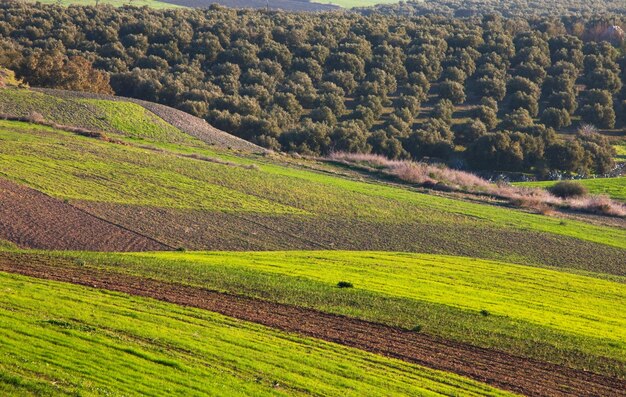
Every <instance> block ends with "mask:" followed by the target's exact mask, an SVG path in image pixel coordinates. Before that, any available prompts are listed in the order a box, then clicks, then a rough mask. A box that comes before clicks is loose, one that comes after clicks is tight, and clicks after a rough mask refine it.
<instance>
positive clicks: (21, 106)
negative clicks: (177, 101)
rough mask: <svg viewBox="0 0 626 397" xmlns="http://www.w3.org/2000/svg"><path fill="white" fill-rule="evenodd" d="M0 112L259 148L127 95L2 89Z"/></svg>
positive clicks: (192, 142) (119, 134)
mask: <svg viewBox="0 0 626 397" xmlns="http://www.w3.org/2000/svg"><path fill="white" fill-rule="evenodd" d="M0 115H3V116H9V117H23V118H30V119H41V120H43V121H45V122H48V123H56V124H60V125H62V126H70V127H78V128H83V129H87V130H91V131H97V132H104V133H107V134H109V135H112V136H113V137H116V138H123V139H127V140H131V141H132V142H135V143H141V142H160V143H177V144H181V145H185V146H193V147H205V146H215V147H221V148H228V149H236V150H244V151H255V152H256V151H258V152H262V151H263V149H261V148H259V147H258V146H256V145H254V144H252V143H249V142H247V141H244V140H243V139H240V138H237V137H235V136H232V135H230V134H227V133H225V132H223V131H220V130H218V129H216V128H214V127H212V126H211V125H209V124H208V123H206V121H204V120H202V119H199V118H197V117H195V116H192V115H190V114H187V113H184V112H182V111H180V110H177V109H173V108H170V107H168V106H165V105H160V104H156V103H152V102H145V101H140V100H136V99H132V98H122V97H115V96H109V95H101V94H92V93H86V92H76V91H64V90H51V89H37V90H30V89H18V88H12V89H2V90H0Z"/></svg>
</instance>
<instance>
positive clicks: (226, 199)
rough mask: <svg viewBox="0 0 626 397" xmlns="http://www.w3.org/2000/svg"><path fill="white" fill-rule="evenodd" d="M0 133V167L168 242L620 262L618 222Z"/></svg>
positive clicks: (180, 149) (264, 165)
mask: <svg viewBox="0 0 626 397" xmlns="http://www.w3.org/2000/svg"><path fill="white" fill-rule="evenodd" d="M0 140H2V142H3V144H2V145H0V176H1V177H4V178H7V179H9V180H12V181H14V182H17V183H21V184H25V185H27V186H30V187H32V188H35V189H37V190H39V191H41V192H44V193H46V194H48V195H50V196H52V197H55V198H58V199H59V200H65V201H68V202H70V203H71V204H73V205H75V206H78V207H80V208H81V209H83V210H85V211H88V212H90V213H93V214H95V215H97V216H99V217H101V218H105V219H108V220H111V221H112V222H114V223H116V224H121V225H123V226H124V227H126V228H128V229H130V230H133V231H136V232H139V233H141V234H143V235H147V236H150V237H151V238H155V239H157V240H159V241H161V242H164V243H166V244H167V245H169V246H172V247H177V246H183V247H187V248H195V249H246V248H247V249H280V248H283V249H285V248H295V249H297V248H300V249H302V248H317V249H319V248H327V249H337V248H345V249H376V250H401V251H419V252H432V253H442V254H458V255H465V256H477V257H482V258H496V259H506V260H508V261H513V262H522V263H525V264H526V263H529V264H543V265H554V266H564V267H573V268H579V269H587V270H595V271H601V272H606V273H614V274H622V275H623V274H624V271H625V270H624V266H623V265H624V249H625V248H626V230H624V229H620V228H616V227H604V226H597V225H592V224H588V223H583V222H578V221H569V220H568V221H562V220H560V219H558V218H551V217H546V216H541V215H535V214H530V213H525V212H522V211H518V210H513V209H509V208H503V207H497V206H492V205H484V204H476V203H470V202H466V201H460V200H453V199H448V198H444V197H440V196H435V195H429V194H421V193H417V192H414V191H411V190H408V189H406V188H399V187H394V186H389V185H385V184H381V183H365V182H361V181H357V180H354V179H349V178H346V177H341V176H340V175H339V174H338V172H339V171H338V170H335V169H333V168H326V169H325V172H321V171H315V172H314V171H309V170H307V169H306V168H305V167H310V166H313V165H315V164H314V163H311V162H307V161H303V162H301V163H299V164H294V163H286V162H284V161H282V160H280V159H271V158H267V157H259V156H247V157H236V156H233V155H232V154H230V152H222V151H215V150H211V149H206V148H202V147H191V146H181V145H175V144H171V143H159V142H156V143H151V144H149V145H148V146H146V145H147V143H149V142H143V143H142V144H141V145H140V146H139V145H136V144H130V145H121V144H116V143H111V142H105V141H101V140H98V139H93V138H86V137H81V136H77V135H75V134H72V133H69V132H64V131H59V130H54V129H52V128H48V127H42V126H37V125H32V124H27V123H21V122H8V121H2V122H0ZM150 147H152V149H150ZM77 249H80V247H77Z"/></svg>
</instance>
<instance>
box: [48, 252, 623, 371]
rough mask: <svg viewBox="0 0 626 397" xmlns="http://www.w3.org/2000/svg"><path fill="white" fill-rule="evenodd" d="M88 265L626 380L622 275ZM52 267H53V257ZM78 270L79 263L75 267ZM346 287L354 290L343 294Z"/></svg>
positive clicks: (462, 261)
mask: <svg viewBox="0 0 626 397" xmlns="http://www.w3.org/2000/svg"><path fill="white" fill-rule="evenodd" d="M68 256H69V258H72V260H76V258H79V260H78V261H77V262H79V263H81V266H82V267H83V268H90V269H100V270H105V271H107V272H114V273H122V274H128V275H133V276H138V277H144V278H150V279H155V280H162V281H164V282H175V283H182V284H185V285H190V286H194V287H202V288H208V289H210V290H216V291H225V292H228V293H231V294H244V295H247V296H250V297H253V298H260V299H265V300H270V301H275V302H277V303H282V304H289V305H296V306H302V307H307V308H312V309H317V310H322V311H325V312H329V313H334V314H340V315H346V316H351V317H356V318H360V319H364V320H368V321H374V322H378V323H382V324H386V325H389V326H397V327H401V328H404V329H409V330H410V329H414V328H415V327H419V328H420V331H421V332H423V333H427V334H429V335H434V336H438V337H443V338H446V339H453V340H457V341H459V342H464V343H470V344H473V345H477V346H481V347H485V348H495V349H498V350H504V351H508V352H511V353H514V354H523V355H525V356H528V357H531V358H535V359H540V360H543V361H550V362H554V363H556V364H567V365H569V366H572V367H575V368H581V369H583V368H593V369H594V370H596V371H598V372H605V373H607V374H613V375H620V376H624V375H626V372H625V365H626V357H625V356H624V354H623V352H624V349H625V348H626V345H624V340H625V339H626V338H625V335H623V334H622V333H621V331H620V330H621V329H624V328H625V327H624V322H626V317H624V315H623V313H622V303H623V302H624V301H626V287H625V286H624V281H625V280H624V279H623V278H614V279H613V281H610V280H603V279H601V278H605V277H604V276H602V275H595V274H590V275H576V274H569V273H563V272H560V271H556V270H549V269H537V268H529V267H526V266H519V265H511V264H506V263H501V262H490V261H482V260H477V259H473V258H459V257H448V256H437V255H423V254H406V253H405V254H402V253H383V252H346V251H344V252H335V251H311V252H296V251H288V252H244V253H241V252H240V253H228V252H211V253H173V252H172V253H145V254H125V255H119V254H88V253H82V254H69V255H68ZM47 262H53V261H51V260H47ZM69 265H70V268H71V267H73V266H72V262H69ZM339 281H348V282H350V283H352V284H353V285H354V288H350V289H338V288H337V287H336V285H337V283H338V282H339Z"/></svg>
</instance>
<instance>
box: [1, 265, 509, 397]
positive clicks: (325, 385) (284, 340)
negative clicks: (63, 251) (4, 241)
mask: <svg viewBox="0 0 626 397" xmlns="http://www.w3.org/2000/svg"><path fill="white" fill-rule="evenodd" d="M0 288H2V290H3V294H1V295H0V314H1V315H0V337H1V338H2V340H3V341H4V342H3V344H2V345H0V352H1V353H2V354H1V355H0V391H4V392H6V393H9V394H12V395H13V394H15V393H20V392H24V393H25V394H26V393H32V394H55V395H56V394H80V395H101V394H126V395H127V394H142V395H154V396H157V395H158V396H163V395H207V394H209V395H229V396H237V395H242V396H243V395H255V396H261V395H309V394H315V395H364V394H367V395H372V396H377V395H380V396H384V395H389V394H396V395H419V396H437V395H456V394H459V393H460V394H462V395H467V396H499V395H503V396H504V395H510V394H508V393H505V392H501V391H498V390H496V389H493V388H491V387H488V386H486V385H483V384H480V383H477V382H473V381H470V380H467V379H465V378H462V377H459V376H456V375H452V374H447V373H443V372H440V371H434V370H429V369H426V368H423V367H419V366H416V365H411V364H408V363H404V362H401V361H398V360H393V359H387V358H384V357H380V356H376V355H374V354H369V353H365V352H362V351H359V350H356V349H351V348H345V347H342V346H338V345H335V344H332V343H326V342H321V341H318V340H314V339H307V338H301V337H297V336H294V335H290V334H285V333H282V332H279V331H275V330H272V329H268V328H265V327H262V326H258V325H255V324H250V323H246V322H243V321H237V320H234V319H230V318H228V317H225V316H221V315H218V314H214V313H210V312H206V311H203V310H199V309H191V308H183V307H179V306H176V305H172V304H167V303H163V302H159V301H154V300H151V299H144V298H136V297H128V296H126V295H123V294H119V293H111V292H105V291H99V290H93V289H88V288H84V287H79V286H73V285H70V284H65V283H59V282H51V281H44V280H38V279H32V278H27V277H23V276H17V275H8V274H5V273H0ZM50 297H54V298H53V299H51V298H50ZM313 374H315V376H313ZM122 375H123V376H122Z"/></svg>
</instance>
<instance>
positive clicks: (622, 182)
mask: <svg viewBox="0 0 626 397" xmlns="http://www.w3.org/2000/svg"><path fill="white" fill-rule="evenodd" d="M555 183H557V181H540V182H522V183H517V184H516V185H519V186H534V187H542V188H548V187H550V186H552V185H554V184H555ZM576 183H580V184H581V185H583V186H585V187H586V188H587V189H588V190H589V192H590V193H593V194H606V195H608V196H609V197H611V198H613V199H615V200H621V201H626V177H616V178H596V179H580V180H576Z"/></svg>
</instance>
